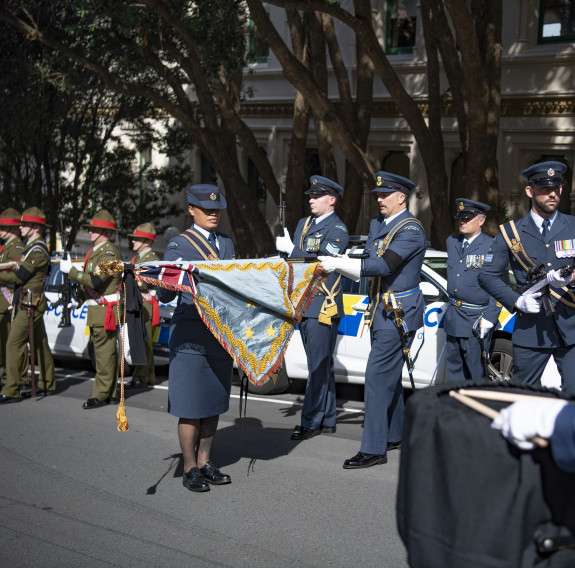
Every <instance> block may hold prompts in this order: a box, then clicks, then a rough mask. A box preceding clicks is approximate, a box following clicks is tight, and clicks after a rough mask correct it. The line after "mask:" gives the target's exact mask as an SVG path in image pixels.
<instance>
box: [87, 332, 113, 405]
mask: <svg viewBox="0 0 575 568" xmlns="http://www.w3.org/2000/svg"><path fill="white" fill-rule="evenodd" d="M117 338H118V332H117V331H107V330H106V329H104V326H92V327H90V339H91V340H92V344H93V345H94V355H95V357H96V377H95V379H94V386H93V387H92V395H91V396H90V398H97V399H98V400H102V401H103V400H106V399H108V398H116V389H117V388H118V352H117V351H116V341H117Z"/></svg>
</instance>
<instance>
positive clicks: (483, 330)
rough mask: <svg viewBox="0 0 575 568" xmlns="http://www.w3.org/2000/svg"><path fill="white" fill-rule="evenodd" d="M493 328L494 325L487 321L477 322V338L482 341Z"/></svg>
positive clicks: (482, 319) (483, 319)
mask: <svg viewBox="0 0 575 568" xmlns="http://www.w3.org/2000/svg"><path fill="white" fill-rule="evenodd" d="M493 326H494V324H492V323H491V322H490V321H489V320H486V319H485V318H481V321H480V322H479V337H480V338H481V339H483V338H484V337H485V336H486V335H487V334H488V333H489V330H490V329H491V328H492V327H493Z"/></svg>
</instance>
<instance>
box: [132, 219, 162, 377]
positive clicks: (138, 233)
mask: <svg viewBox="0 0 575 568" xmlns="http://www.w3.org/2000/svg"><path fill="white" fill-rule="evenodd" d="M128 236H129V237H131V239H132V248H133V249H134V252H135V253H136V256H134V258H132V260H131V262H132V264H139V263H141V262H151V261H153V260H160V257H159V256H158V255H157V254H156V253H155V252H154V251H153V250H152V243H153V242H154V241H155V240H156V229H154V226H153V225H152V224H151V223H144V224H142V225H139V226H138V227H137V228H136V230H135V231H134V232H133V233H132V234H131V235H128ZM138 286H139V288H140V292H141V293H142V299H143V300H144V303H143V311H144V321H145V322H146V332H147V334H148V341H147V342H146V357H147V359H148V364H147V365H142V366H137V367H136V368H135V369H134V376H133V378H132V380H131V382H130V384H129V386H130V387H143V386H146V385H153V384H155V383H156V369H155V364H154V350H153V343H154V337H153V329H152V328H153V326H157V325H160V309H159V304H158V300H157V299H156V289H155V288H154V287H152V286H148V285H146V284H144V283H143V282H139V283H138Z"/></svg>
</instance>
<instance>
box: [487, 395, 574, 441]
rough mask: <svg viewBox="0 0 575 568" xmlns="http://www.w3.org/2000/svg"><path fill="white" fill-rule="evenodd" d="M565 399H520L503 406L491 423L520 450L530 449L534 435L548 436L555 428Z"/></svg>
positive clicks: (565, 402)
mask: <svg viewBox="0 0 575 568" xmlns="http://www.w3.org/2000/svg"><path fill="white" fill-rule="evenodd" d="M566 404H567V401H566V400H557V399H555V398H553V399H550V398H543V397H541V399H540V400H520V401H517V402H514V403H513V404H511V405H509V406H508V407H507V408H504V409H503V410H502V411H501V412H500V413H499V414H498V415H497V416H496V417H495V420H493V422H492V423H491V427H492V428H495V429H496V430H501V434H503V436H504V437H505V438H507V439H508V440H509V441H510V442H511V443H512V444H515V445H516V446H518V447H519V448H521V449H522V450H532V449H533V448H534V447H535V444H534V443H533V442H532V441H531V440H532V439H533V438H534V437H535V436H540V437H541V438H550V437H551V434H553V430H554V429H555V420H556V419H557V415H558V414H559V413H560V412H561V410H562V409H563V407H564V406H565V405H566Z"/></svg>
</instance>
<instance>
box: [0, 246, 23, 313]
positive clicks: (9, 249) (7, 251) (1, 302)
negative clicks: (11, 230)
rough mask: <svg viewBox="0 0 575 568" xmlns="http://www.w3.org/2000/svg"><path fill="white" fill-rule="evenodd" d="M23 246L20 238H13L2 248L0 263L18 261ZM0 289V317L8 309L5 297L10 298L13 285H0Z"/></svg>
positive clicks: (8, 305)
mask: <svg viewBox="0 0 575 568" xmlns="http://www.w3.org/2000/svg"><path fill="white" fill-rule="evenodd" d="M24 249H25V245H24V243H23V242H22V239H21V238H20V237H14V238H13V239H11V240H9V241H8V242H7V243H5V244H4V246H3V247H2V252H0V263H3V262H12V261H14V260H19V259H20V258H21V257H22V254H23V252H24ZM0 287H2V288H4V290H0V315H1V314H5V313H6V312H7V311H8V309H9V308H10V304H8V300H7V299H6V296H8V297H10V296H11V295H12V293H13V292H14V284H8V283H4V282H2V283H0ZM5 294H6V295H5Z"/></svg>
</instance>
